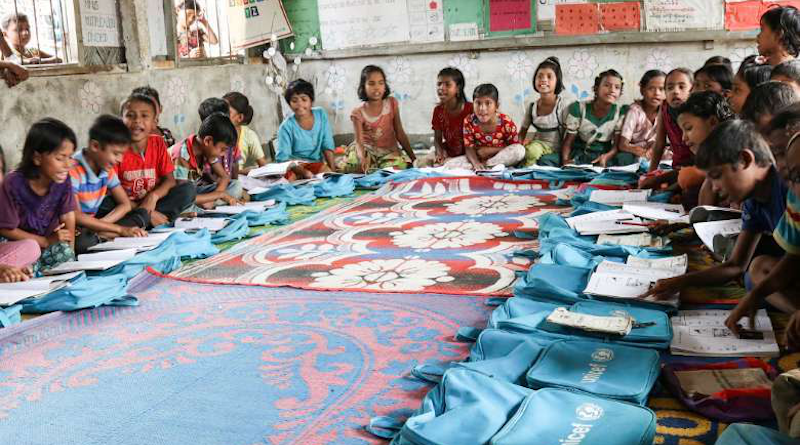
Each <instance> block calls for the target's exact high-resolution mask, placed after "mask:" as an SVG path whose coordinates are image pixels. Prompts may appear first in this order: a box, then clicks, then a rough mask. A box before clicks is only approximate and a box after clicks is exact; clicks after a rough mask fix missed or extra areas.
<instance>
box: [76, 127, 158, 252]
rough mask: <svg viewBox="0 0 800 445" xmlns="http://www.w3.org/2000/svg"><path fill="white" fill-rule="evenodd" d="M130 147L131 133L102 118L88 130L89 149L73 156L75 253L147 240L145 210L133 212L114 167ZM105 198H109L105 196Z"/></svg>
mask: <svg viewBox="0 0 800 445" xmlns="http://www.w3.org/2000/svg"><path fill="white" fill-rule="evenodd" d="M130 145H131V132H130V130H128V127H126V126H125V123H124V122H122V120H121V119H119V118H117V117H114V116H109V115H103V116H100V117H98V118H97V119H95V121H94V123H93V124H92V127H91V128H90V129H89V145H88V146H87V147H86V148H84V149H83V150H81V151H79V152H77V153H75V156H73V159H75V165H74V166H73V167H72V169H71V170H70V171H69V176H70V181H71V182H72V192H73V193H74V194H75V200H76V201H77V204H78V205H77V206H76V207H75V219H76V222H77V225H78V228H79V231H80V235H79V236H78V237H77V238H76V239H75V252H77V253H78V254H82V253H85V252H87V251H88V250H89V248H90V247H92V246H94V245H96V244H99V243H100V242H102V240H107V239H113V238H116V237H118V236H127V237H131V236H147V232H146V231H144V229H143V228H144V227H147V226H148V224H149V223H150V220H149V215H148V213H147V211H146V210H145V209H142V208H138V209H133V208H132V206H131V201H130V200H129V199H128V195H127V194H126V193H125V190H124V189H123V188H122V185H121V184H120V182H119V177H118V176H117V172H116V170H115V169H114V166H115V165H116V164H117V163H119V162H120V161H121V160H122V156H123V155H124V154H125V152H126V151H127V150H128V148H129V147H130ZM106 195H109V196H106Z"/></svg>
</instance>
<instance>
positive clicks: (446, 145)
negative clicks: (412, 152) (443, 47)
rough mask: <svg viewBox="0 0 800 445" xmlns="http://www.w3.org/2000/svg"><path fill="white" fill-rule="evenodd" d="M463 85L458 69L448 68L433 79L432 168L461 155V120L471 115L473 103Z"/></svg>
mask: <svg viewBox="0 0 800 445" xmlns="http://www.w3.org/2000/svg"><path fill="white" fill-rule="evenodd" d="M464 83H465V82H464V74H463V73H462V72H461V70H459V69H458V68H451V67H447V68H445V69H443V70H441V71H439V75H438V76H437V77H436V95H437V96H438V97H439V104H438V105H436V108H434V109H433V117H432V118H431V127H432V128H433V145H434V147H435V150H436V153H435V159H434V160H433V162H432V163H433V164H435V165H441V164H443V163H445V162H446V161H447V160H449V159H452V158H456V157H458V156H463V155H464V119H465V118H466V117H467V116H469V115H470V114H472V102H469V101H467V96H466V94H465V93H464ZM427 163H430V162H427ZM423 164H424V162H421V160H420V162H418V163H417V165H418V166H423Z"/></svg>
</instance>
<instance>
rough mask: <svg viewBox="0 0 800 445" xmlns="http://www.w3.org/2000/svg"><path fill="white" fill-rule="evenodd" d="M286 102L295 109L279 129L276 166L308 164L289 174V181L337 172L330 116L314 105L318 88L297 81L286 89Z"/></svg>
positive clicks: (294, 169)
mask: <svg viewBox="0 0 800 445" xmlns="http://www.w3.org/2000/svg"><path fill="white" fill-rule="evenodd" d="M284 99H286V102H287V103H288V104H289V107H291V109H292V114H290V115H289V116H287V117H286V119H284V120H283V122H281V125H280V127H278V146H277V149H276V151H275V162H287V161H290V160H300V161H304V162H303V163H302V164H299V165H296V166H295V167H293V168H292V171H291V172H289V173H287V175H288V179H289V180H293V179H297V178H301V179H310V178H313V177H314V175H316V174H319V173H322V172H326V171H335V168H336V161H335V159H334V156H333V150H334V149H335V148H336V145H335V144H334V142H333V131H332V130H331V125H330V123H329V122H328V113H326V112H325V110H323V109H322V108H320V107H315V106H313V105H314V85H311V83H310V82H307V81H305V80H303V79H297V80H295V81H293V82H291V83H290V84H289V85H288V86H287V87H286V93H285V94H284Z"/></svg>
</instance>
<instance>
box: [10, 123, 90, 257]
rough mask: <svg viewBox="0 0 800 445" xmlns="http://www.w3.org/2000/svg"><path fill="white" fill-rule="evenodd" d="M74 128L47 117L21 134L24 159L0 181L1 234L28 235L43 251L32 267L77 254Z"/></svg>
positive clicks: (11, 235)
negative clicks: (71, 175) (71, 173)
mask: <svg viewBox="0 0 800 445" xmlns="http://www.w3.org/2000/svg"><path fill="white" fill-rule="evenodd" d="M76 142H77V140H76V138H75V132H73V131H72V129H71V128H69V127H68V126H67V125H66V124H65V123H63V122H61V121H58V120H56V119H52V118H45V119H42V120H40V121H38V122H36V123H34V124H33V125H32V126H31V128H30V130H29V131H28V135H27V137H26V138H25V145H24V146H23V149H22V161H21V162H20V164H19V167H18V168H17V169H16V170H14V171H12V172H11V173H9V174H8V175H7V176H6V178H5V179H4V180H3V183H2V184H0V236H3V237H5V238H7V239H9V240H24V239H31V240H34V241H36V242H37V243H38V244H39V247H40V248H41V249H42V250H43V252H42V255H41V257H40V258H39V261H38V262H37V264H36V266H35V269H36V271H44V270H47V269H50V268H52V267H55V266H57V265H59V264H61V263H63V262H65V261H70V260H73V259H74V258H75V252H74V250H73V248H74V245H73V243H74V236H75V196H74V195H73V193H72V185H71V183H70V179H69V170H70V168H72V153H73V152H74V151H75V145H76Z"/></svg>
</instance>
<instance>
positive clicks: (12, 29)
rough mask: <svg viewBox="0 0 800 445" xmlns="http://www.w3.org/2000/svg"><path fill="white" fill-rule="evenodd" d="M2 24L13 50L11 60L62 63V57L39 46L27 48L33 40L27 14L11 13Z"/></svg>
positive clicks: (24, 62)
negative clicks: (53, 54)
mask: <svg viewBox="0 0 800 445" xmlns="http://www.w3.org/2000/svg"><path fill="white" fill-rule="evenodd" d="M0 26H2V28H3V36H4V37H5V38H6V40H7V41H8V44H9V46H10V49H11V52H12V55H11V57H8V59H9V60H11V61H13V62H18V63H20V64H39V63H61V59H60V58H58V57H56V56H51V55H50V54H48V53H46V52H44V51H42V50H41V49H39V48H26V46H27V45H28V43H30V42H31V25H30V22H29V21H28V16H27V15H25V14H22V13H16V14H9V15H7V16H5V17H4V18H3V22H2V23H0ZM0 58H5V57H0Z"/></svg>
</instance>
